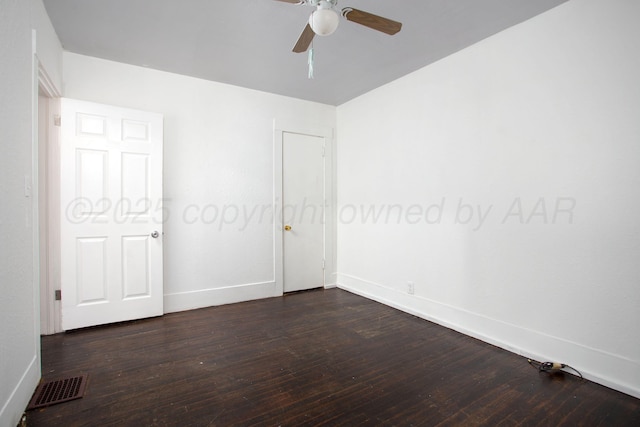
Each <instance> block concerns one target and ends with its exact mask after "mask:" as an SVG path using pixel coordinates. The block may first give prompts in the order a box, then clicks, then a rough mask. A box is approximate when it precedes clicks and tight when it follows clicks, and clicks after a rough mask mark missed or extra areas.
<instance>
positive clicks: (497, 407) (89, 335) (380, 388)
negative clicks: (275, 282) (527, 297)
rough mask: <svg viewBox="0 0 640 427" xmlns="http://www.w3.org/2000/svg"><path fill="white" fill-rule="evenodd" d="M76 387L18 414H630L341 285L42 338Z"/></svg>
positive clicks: (595, 417) (34, 422) (596, 388)
mask: <svg viewBox="0 0 640 427" xmlns="http://www.w3.org/2000/svg"><path fill="white" fill-rule="evenodd" d="M42 355H43V375H44V377H45V379H56V378H61V377H65V376H68V375H76V374H79V373H88V374H89V383H88V385H87V392H86V394H85V397H84V398H82V399H79V400H75V401H71V402H68V403H63V404H60V405H55V406H51V407H47V408H43V409H40V410H34V411H31V412H29V413H28V425H29V426H65V427H66V426H236V425H238V426H250V425H260V426H263V425H264V426H280V425H282V426H301V425H302V426H305V425H307V426H317V425H331V426H334V425H348V426H359V425H363V426H364V425H379V426H456V425H492V426H493V425H495V426H520V425H522V426H561V425H566V426H578V425H585V426H627V425H628V426H638V425H640V400H638V399H635V398H633V397H630V396H627V395H624V394H622V393H619V392H616V391H613V390H610V389H607V388H605V387H602V386H600V385H597V384H594V383H591V382H589V381H581V380H580V379H579V378H577V377H575V376H573V375H569V374H556V375H549V374H546V373H539V372H537V371H536V370H535V369H533V368H531V367H530V366H529V365H528V364H527V362H526V360H525V359H523V358H522V357H519V356H516V355H514V354H511V353H509V352H506V351H504V350H501V349H498V348H496V347H493V346H491V345H489V344H486V343H483V342H480V341H478V340H475V339H472V338H469V337H467V336H464V335H461V334H458V333H456V332H454V331H451V330H449V329H446V328H443V327H440V326H437V325H435V324H432V323H430V322H427V321H424V320H422V319H418V318H416V317H413V316H411V315H408V314H406V313H402V312H400V311H397V310H394V309H392V308H389V307H386V306H384V305H381V304H378V303H376V302H373V301H369V300H367V299H365V298H361V297H359V296H356V295H353V294H350V293H348V292H345V291H341V290H337V289H333V290H324V291H323V290H319V291H312V292H305V293H296V294H293V295H287V296H285V297H282V298H272V299H267V300H260V301H252V302H246V303H240V304H233V305H227V306H221V307H211V308H207V309H201V310H193V311H188V312H182V313H173V314H169V315H166V316H163V317H160V318H155V319H146V320H140V321H134V322H128V323H123V324H116V325H110V326H105V327H98V328H91V329H85V330H81V331H75V332H69V333H65V334H59V335H54V336H47V337H43V338H42Z"/></svg>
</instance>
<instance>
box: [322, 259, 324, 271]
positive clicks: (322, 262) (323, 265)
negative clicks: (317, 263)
mask: <svg viewBox="0 0 640 427" xmlns="http://www.w3.org/2000/svg"><path fill="white" fill-rule="evenodd" d="M322 269H323V270H324V260H322Z"/></svg>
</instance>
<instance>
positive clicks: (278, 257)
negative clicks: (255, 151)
mask: <svg viewBox="0 0 640 427" xmlns="http://www.w3.org/2000/svg"><path fill="white" fill-rule="evenodd" d="M285 133H297V134H302V135H309V136H315V137H319V138H324V141H325V156H324V188H325V215H324V216H325V224H324V239H323V240H324V259H325V269H324V287H325V288H332V287H335V283H336V274H335V272H336V268H335V266H336V250H335V244H336V238H335V237H336V212H335V205H336V203H335V195H336V192H335V181H336V180H335V175H334V171H335V169H334V164H335V157H334V153H335V149H334V148H335V147H334V146H335V137H334V131H333V129H332V128H327V127H321V126H314V125H310V126H307V125H304V124H300V123H292V122H287V121H281V120H274V122H273V236H274V279H275V284H276V293H277V294H278V295H282V294H284V244H283V232H284V224H283V222H282V209H283V197H282V167H283V163H282V141H283V135H284V134H285Z"/></svg>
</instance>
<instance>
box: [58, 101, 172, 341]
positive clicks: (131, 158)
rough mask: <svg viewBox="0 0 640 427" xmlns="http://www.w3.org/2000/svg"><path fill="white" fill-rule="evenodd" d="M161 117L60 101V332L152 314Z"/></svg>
mask: <svg viewBox="0 0 640 427" xmlns="http://www.w3.org/2000/svg"><path fill="white" fill-rule="evenodd" d="M162 143H163V118H162V115H160V114H156V113H148V112H143V111H137V110H130V109H124V108H119V107H113V106H109V105H101V104H95V103H90V102H84V101H77V100H73V99H63V100H62V132H61V142H60V144H61V147H60V166H61V170H60V202H61V204H60V206H61V224H60V231H61V266H60V267H61V287H62V328H63V329H64V330H69V329H76V328H82V327H87V326H94V325H101V324H106V323H113V322H120V321H125V320H132V319H139V318H144V317H152V316H159V315H162V313H163V284H162V212H163V210H162V208H163V206H162Z"/></svg>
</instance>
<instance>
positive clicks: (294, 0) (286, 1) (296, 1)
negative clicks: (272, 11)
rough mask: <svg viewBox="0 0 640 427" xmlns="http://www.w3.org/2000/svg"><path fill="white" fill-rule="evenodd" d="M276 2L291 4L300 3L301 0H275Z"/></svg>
mask: <svg viewBox="0 0 640 427" xmlns="http://www.w3.org/2000/svg"><path fill="white" fill-rule="evenodd" d="M276 1H282V2H285V3H291V4H297V3H302V1H301V0H276Z"/></svg>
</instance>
